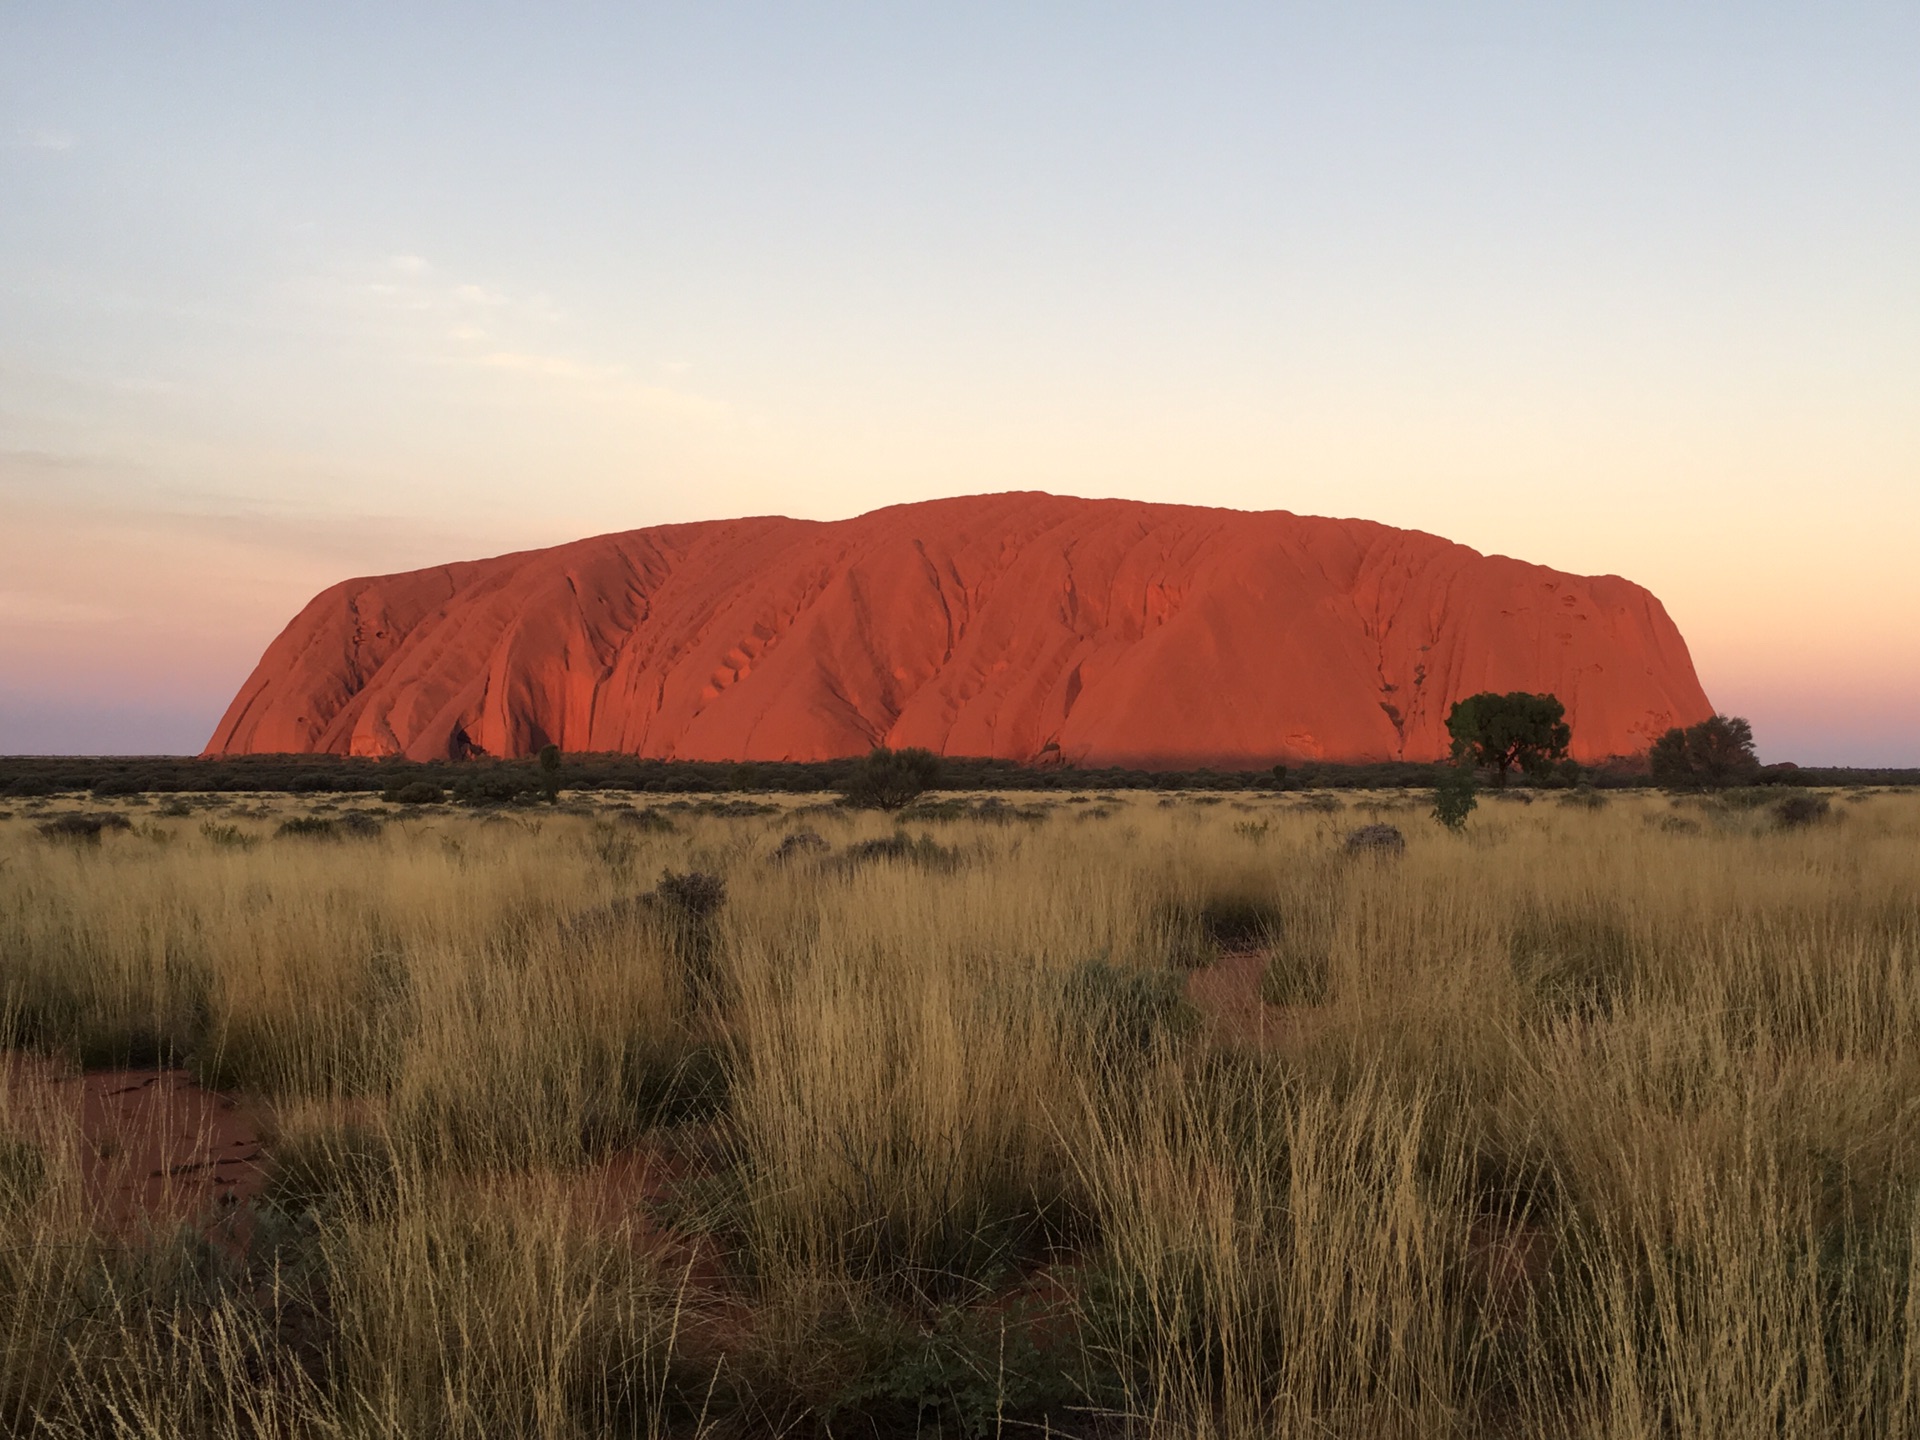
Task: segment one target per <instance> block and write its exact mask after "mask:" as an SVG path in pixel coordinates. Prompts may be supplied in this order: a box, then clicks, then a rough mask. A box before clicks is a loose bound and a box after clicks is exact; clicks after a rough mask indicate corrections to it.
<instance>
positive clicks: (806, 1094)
mask: <svg viewBox="0 0 1920 1440" xmlns="http://www.w3.org/2000/svg"><path fill="white" fill-rule="evenodd" d="M631 798H632V797H607V798H605V799H602V800H588V801H583V802H581V803H579V804H576V805H573V806H571V807H566V806H563V807H562V809H561V810H560V811H553V810H546V809H539V810H528V811H513V812H509V813H504V814H500V815H482V814H475V813H472V812H464V811H451V810H446V811H441V810H435V809H426V810H419V811H415V812H411V813H409V814H408V815H407V816H405V817H404V818H400V817H398V816H393V817H390V818H389V819H388V820H387V823H386V824H385V827H384V829H381V830H379V831H378V833H374V834H356V833H353V832H352V830H351V829H349V828H344V827H343V826H342V825H340V824H339V823H338V822H336V825H335V827H334V830H333V833H331V834H327V833H310V834H304V835H302V834H277V833H276V831H277V830H278V828H279V826H280V825H281V823H282V822H283V821H285V820H286V819H288V818H289V817H290V816H293V815H295V814H306V813H310V812H309V810H308V809H307V808H306V807H302V808H298V809H296V808H295V807H294V806H293V804H292V803H291V802H286V801H281V802H277V804H276V805H275V806H273V807H271V808H270V807H269V806H268V805H267V804H265V803H264V802H248V803H245V804H242V805H241V806H239V807H238V813H235V810H234V808H233V807H231V806H230V805H229V803H228V802H226V801H222V802H219V804H218V805H217V806H216V805H213V804H209V805H207V806H204V807H196V806H195V805H194V804H192V803H190V802H182V801H174V802H171V803H170V804H168V805H166V806H164V807H163V806H158V805H151V804H147V805H137V806H134V807H131V808H128V809H126V810H125V811H124V812H123V813H125V814H127V815H128V816H129V817H130V818H132V819H133V820H134V823H135V826H136V828H135V829H133V830H131V831H126V832H109V833H107V834H105V835H104V836H103V837H102V838H101V840H100V841H99V843H97V844H96V843H91V842H87V841H84V840H76V841H59V840H47V839H43V838H41V837H40V836H39V834H38V833H37V831H36V829H35V822H36V821H38V820H44V819H45V818H47V817H48V816H50V815H52V814H54V813H55V810H54V808H51V807H49V808H43V809H41V810H39V811H38V812H36V813H35V814H32V815H28V814H19V815H16V816H15V817H14V818H13V819H11V820H10V821H7V822H5V823H4V824H0V964H3V965H4V972H3V973H0V1007H3V1008H4V1012H5V1016H6V1025H7V1028H8V1029H9V1030H10V1031H11V1032H12V1037H13V1044H14V1045H15V1047H16V1048H17V1049H24V1050H30V1051H34V1052H37V1053H38V1054H41V1055H46V1054H52V1055H57V1056H65V1057H68V1059H69V1061H70V1062H71V1063H73V1064H76V1065H77V1064H79V1063H81V1062H84V1063H85V1064H87V1065H90V1066H93V1067H95V1068H96V1069H100V1068H108V1067H114V1068H116V1076H115V1079H118V1078H121V1077H122V1076H123V1075H125V1072H126V1069H127V1067H129V1066H132V1065H138V1064H146V1065H149V1066H151V1065H154V1064H155V1063H156V1062H160V1061H165V1062H170V1063H173V1064H176V1065H180V1066H184V1067H186V1072H187V1073H186V1075H167V1076H163V1077H162V1078H161V1081H159V1082H156V1085H159V1084H165V1085H171V1086H173V1087H175V1088H174V1090H172V1091H169V1092H168V1093H169V1094H179V1095H181V1096H189V1094H190V1091H191V1086H190V1085H189V1084H188V1083H187V1082H188V1078H189V1077H191V1079H192V1080H194V1081H197V1082H198V1083H200V1084H202V1085H204V1086H206V1087H208V1088H209V1089H211V1090H215V1091H218V1092H220V1093H221V1094H224V1095H226V1096H229V1097H232V1098H233V1099H234V1100H235V1102H236V1108H235V1109H234V1110H233V1111H232V1112H223V1113H230V1114H231V1115H238V1116H242V1117H244V1118H245V1120H246V1123H247V1124H248V1125H250V1126H252V1127H253V1132H252V1133H257V1134H259V1135H260V1136H262V1137H263V1138H264V1145H263V1146H262V1147H261V1150H260V1154H259V1157H258V1158H257V1159H256V1160H255V1161H253V1162H252V1169H251V1170H249V1171H248V1172H247V1173H249V1174H252V1175H254V1176H255V1177H256V1179H255V1181H254V1182H253V1183H241V1181H240V1180H239V1179H238V1178H236V1179H235V1180H234V1183H232V1184H231V1185H227V1184H225V1182H223V1181H220V1180H217V1179H216V1180H212V1181H209V1180H208V1178H207V1177H208V1176H209V1175H210V1174H214V1173H215V1171H216V1170H217V1169H218V1167H216V1166H214V1165H213V1164H212V1161H211V1159H209V1158H206V1157H203V1158H202V1160H199V1161H190V1162H185V1163H183V1164H179V1165H164V1166H156V1167H154V1168H156V1169H159V1170H160V1171H161V1172H162V1173H161V1174H160V1175H159V1176H158V1177H157V1179H156V1177H153V1176H151V1175H143V1176H140V1177H135V1179H136V1180H139V1181H142V1182H143V1183H144V1182H146V1181H152V1182H153V1184H154V1186H156V1187H158V1188H161V1189H164V1188H166V1187H167V1186H168V1185H169V1184H173V1183H174V1182H175V1179H176V1176H175V1171H178V1172H179V1174H178V1177H177V1184H178V1187H179V1188H180V1190H181V1191H182V1193H183V1194H185V1195H186V1196H187V1199H188V1200H194V1197H201V1198H202V1199H204V1200H205V1201H206V1202H207V1203H208V1204H209V1205H210V1207H211V1208H209V1209H206V1210H204V1211H202V1212H200V1213H197V1214H196V1213H191V1211H192V1206H191V1205H188V1206H186V1207H185V1208H184V1209H183V1207H182V1206H181V1205H180V1204H177V1203H176V1204H173V1205H172V1206H171V1207H169V1206H168V1205H166V1204H163V1203H157V1202H156V1203H151V1204H149V1206H148V1208H147V1209H146V1210H144V1211H140V1210H138V1209H137V1207H135V1208H134V1209H130V1208H129V1205H128V1203H126V1201H125V1194H126V1193H127V1192H126V1191H125V1190H124V1188H123V1189H122V1190H118V1191H116V1190H114V1189H113V1184H114V1182H113V1180H112V1179H111V1177H112V1175H113V1166H114V1162H115V1157H116V1155H117V1154H144V1153H145V1152H143V1151H141V1150H140V1148H139V1146H138V1145H130V1142H129V1141H128V1140H127V1139H126V1138H125V1137H124V1136H119V1137H116V1136H112V1135H106V1134H103V1133H102V1131H101V1129H100V1124H99V1122H98V1120H97V1117H96V1119H94V1120H91V1121H90V1120H89V1119H88V1112H87V1110H86V1107H85V1106H84V1105H76V1104H75V1103H73V1098H72V1097H73V1096H74V1095H75V1094H77V1093H80V1089H81V1087H84V1086H85V1085H87V1084H89V1083H94V1082H89V1081H88V1080H86V1079H83V1078H69V1079H55V1078H50V1071H49V1067H47V1066H46V1065H45V1064H44V1063H43V1062H42V1061H39V1060H29V1059H24V1058H21V1059H16V1060H15V1061H14V1062H13V1063H12V1065H11V1068H10V1069H9V1070H8V1071H7V1072H6V1073H7V1075H8V1077H9V1079H8V1081H7V1084H6V1090H5V1093H4V1095H3V1096H0V1423H4V1424H5V1425H6V1426H8V1427H11V1429H12V1430H13V1431H15V1432H22V1433H41V1432H44V1433H48V1434H58V1435H72V1436H95V1435H114V1434H117V1435H126V1436H152V1437H161V1436H169V1437H170V1436H243V1435H244V1436H252V1435H266V1436H369V1437H371V1436H381V1437H397V1436H476V1437H477V1436H487V1437H500V1436H520V1435H526V1436H533V1435H538V1436H588V1435H601V1434H613V1435H626V1434H653V1435H658V1434H694V1433H699V1432H708V1433H718V1434H723V1435H762V1434H769V1433H787V1434H801V1435H804V1434H816V1433H831V1434H834V1435H864V1434H882V1435H894V1434H915V1433H919V1434H946V1435H960V1434H969V1435H986V1434H1000V1433H1007V1434H1017V1433H1038V1432H1039V1431H1040V1427H1041V1426H1042V1424H1046V1425H1050V1427H1051V1429H1052V1431H1053V1433H1056V1434H1060V1433H1067V1434H1088V1435H1123V1434H1124V1435H1153V1436H1160V1435H1220V1436H1254V1435H1301V1436H1308V1435H1311V1436H1327V1435H1334V1436H1352V1437H1380V1436H1429V1435H1465V1436H1480V1435H1488V1436H1514V1437H1518V1436H1529V1437H1532V1436H1562V1435H1564V1436H1569V1437H1586V1436H1621V1437H1625V1436H1653V1435H1660V1436H1668V1435H1672V1436H1688V1437H1700V1440H1723V1437H1729V1436H1763V1435H1777V1436H1783V1437H1787V1436H1792V1437H1801V1436H1815V1435H1819V1436H1826V1435H1853V1436H1862V1437H1866V1436H1874V1437H1897V1436H1903V1435H1912V1434H1915V1433H1920V1421H1917V1420H1916V1412H1917V1411H1920V1283H1917V1280H1916V1274H1915V1270H1914V1251H1915V1244H1916V1239H1917V1238H1920V1210H1917V1209H1916V1201H1917V1199H1920V798H1916V797H1913V796H1910V795H1891V794H1882V795H1854V796H1846V797H1836V799H1835V803H1834V806H1833V814H1832V815H1831V816H1828V817H1826V818H1822V819H1818V820H1815V821H1814V822H1813V823H1809V824H1806V825H1802V826H1798V827H1789V826H1784V825H1782V824H1781V823H1779V821H1778V820H1777V819H1776V818H1775V815H1774V812H1773V811H1772V810H1771V809H1770V808H1768V807H1765V806H1757V807H1754V808H1742V807H1740V806H1738V805H1729V804H1726V803H1723V802H1718V801H1680V802H1671V801H1669V800H1667V799H1666V798H1665V797H1661V796H1654V795H1634V796H1626V797H1619V798H1615V799H1613V800H1612V801H1611V802H1610V803H1600V802H1598V801H1597V800H1595V799H1594V798H1592V797H1582V799H1572V798H1551V797H1546V796H1542V797H1539V798H1538V799H1537V800H1536V801H1535V802H1534V803H1529V804H1523V803H1518V802H1517V801H1509V802H1505V803H1501V802H1492V803H1488V804H1485V805H1483V806H1482V808H1481V810H1480V811H1479V813H1478V814H1476V815H1475V816H1474V817H1473V819H1472V821H1471V822H1470V824H1469V827H1468V829H1467V832H1466V833H1465V835H1464V836H1455V835H1450V834H1448V833H1446V832H1444V831H1442V830H1441V829H1440V828H1439V827H1438V826H1437V825H1435V824H1434V823H1433V822H1432V821H1430V820H1429V819H1427V818H1426V816H1425V814H1424V810H1425V801H1424V799H1423V798H1421V797H1415V796H1406V797H1396V796H1391V795H1381V796H1375V797H1372V798H1370V799H1363V800H1362V801H1360V802H1359V803H1357V804H1356V803H1354V802H1353V800H1352V799H1351V798H1349V799H1348V800H1347V801H1345V802H1342V801H1336V800H1333V799H1331V798H1321V799H1316V798H1314V797H1304V798H1303V797H1300V796H1276V797H1272V798H1270V799H1253V800H1249V799H1239V798H1236V799H1233V800H1231V801H1217V802H1215V803H1208V798H1207V797H1183V798H1181V799H1179V800H1175V801H1169V802H1166V803H1162V802H1160V801H1158V800H1157V799H1156V798H1155V797H1152V796H1134V797H1129V798H1125V799H1113V798H1106V799H1101V798H1098V797H1075V799H1074V801H1072V802H1057V803H1052V804H1050V805H1040V804H1035V803H1033V802H1031V801H1020V802H1017V803H1014V804H1009V805H1003V806H998V807H990V808H987V809H984V810H983V809H981V808H980V807H979V806H978V805H977V803H976V804H969V805H968V806H966V807H960V806H953V805H949V806H945V807H935V808H934V809H933V810H932V811H931V812H930V813H927V814H925V815H922V816H919V817H910V818H909V819H907V820H906V821H905V822H904V823H903V824H902V825H901V826H900V827H899V828H900V833H901V834H903V835H904V836H906V837H908V840H907V843H900V844H881V845H868V846H865V847H862V846H861V845H860V842H862V841H873V840H885V839H887V838H888V837H891V836H893V835H894V834H895V826H894V825H893V823H892V822H890V821H886V820H883V819H880V818H878V817H872V816H855V815H848V814H845V813H843V812H840V811H836V810H833V809H829V808H823V807H817V806H814V807H806V808H800V807H797V806H788V807H786V808H783V809H779V810H774V809H772V808H771V807H768V808H767V809H766V811H765V812H764V813H746V814H741V813H732V814H728V813H715V811H716V810H718V809H719V808H720V807H716V806H709V807H707V811H706V813H702V811H701V810H700V809H699V808H697V807H682V808H679V809H657V810H654V811H652V812H646V811H636V810H633V809H630V808H627V802H628V801H629V800H630V799H631ZM1583 800H1584V803H1583ZM735 808H736V809H739V808H745V809H747V810H753V809H755V808H757V807H753V806H746V807H738V806H736V807H735ZM321 813H322V815H323V816H324V815H327V814H332V815H336V816H337V815H339V814H341V813H342V812H340V811H332V810H325V809H323V810H322V812H321ZM1375 821H1385V822H1390V823H1395V824H1398V825H1399V826H1401V827H1402V828H1403V829H1404V830H1405V831H1406V833H1407V843H1406V847H1405V850H1404V853H1395V852H1393V851H1391V850H1381V851H1350V850H1349V849H1348V848H1347V847H1346V846H1345V844H1344V841H1345V838H1346V837H1347V836H1348V835H1349V833H1350V832H1352V831H1353V830H1355V829H1356V828H1357V827H1359V826H1361V825H1363V824H1366V823H1370V822H1375ZM808 833H811V834H813V835H815V836H817V837H818V838H817V840H814V841H808V840H800V839H796V838H795V837H797V836H800V835H802V834H808ZM663 871H670V872H673V874H672V876H671V877H670V878H668V879H667V880H666V881H665V882H664V883H663V881H662V872H663ZM689 876H693V877H695V878H688V877H689ZM698 877H716V878H717V879H718V880H720V881H723V882H724V894H722V893H721V892H720V891H719V889H718V888H717V887H715V886H714V885H713V884H711V883H710V881H708V880H706V879H701V878H698ZM649 891H651V892H654V893H653V898H652V899H651V900H648V901H645V902H636V901H635V900H634V898H633V897H635V896H637V895H639V894H641V893H643V892H649ZM144 1073H147V1072H142V1073H141V1074H135V1075H130V1076H125V1078H126V1085H127V1086H129V1087H131V1086H137V1085H140V1084H141V1083H142V1075H143V1074H144ZM97 1079H98V1077H96V1080H97ZM100 1083H103V1084H107V1083H108V1082H100ZM123 1088H125V1087H122V1086H120V1085H118V1084H108V1089H107V1090H102V1091H99V1093H101V1094H106V1093H109V1092H110V1091H112V1090H121V1089H123ZM155 1093H159V1092H158V1091H157V1090H156V1091H155ZM101 1103H102V1104H104V1103H106V1102H104V1101H103V1102H101ZM113 1103H120V1102H118V1101H115V1102H113ZM182 1103H183V1104H184V1100H183V1101H182ZM208 1103H209V1104H210V1105H212V1104H217V1103H218V1102H217V1101H216V1100H212V1099H209V1100H208ZM96 1108H98V1107H96ZM165 1108H166V1107H165V1106H161V1107H160V1110H161V1111H164V1110H165ZM156 1123H158V1122H156ZM141 1163H144V1161H142V1162H141ZM222 1163H223V1164H229V1166H230V1168H228V1169H227V1170H224V1171H218V1173H219V1174H223V1175H231V1176H235V1177H239V1176H240V1175H241V1170H240V1169H236V1168H231V1164H230V1162H225V1161H223V1162H222ZM195 1187H198V1188H195ZM135 1188H136V1189H137V1188H138V1187H137V1186H136V1187H135ZM110 1192H111V1194H113V1195H118V1196H119V1197H120V1198H119V1199H118V1200H114V1201H111V1202H110V1200H109V1193H110ZM176 1198H177V1197H176ZM195 1203H198V1201H195ZM183 1216H184V1217H185V1218H184V1222H183V1220H182V1217H183Z"/></svg>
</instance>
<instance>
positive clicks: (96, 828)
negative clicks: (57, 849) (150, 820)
mask: <svg viewBox="0 0 1920 1440" xmlns="http://www.w3.org/2000/svg"><path fill="white" fill-rule="evenodd" d="M34 828H35V829H36V830H38V831H39V832H40V838H41V839H43V840H51V841H55V842H60V843H65V844H69V845H98V844H99V843H100V837H101V836H102V835H104V834H106V833H107V832H109V831H116V830H117V831H131V830H132V829H133V822H132V821H131V820H129V819H127V817H126V816H124V815H116V814H114V813H113V812H112V811H110V810H108V811H98V812H95V813H93V814H80V813H75V814H72V815H56V816H54V818H53V819H51V820H42V821H41V822H40V823H39V824H38V825H37V826H35V827H34Z"/></svg>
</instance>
